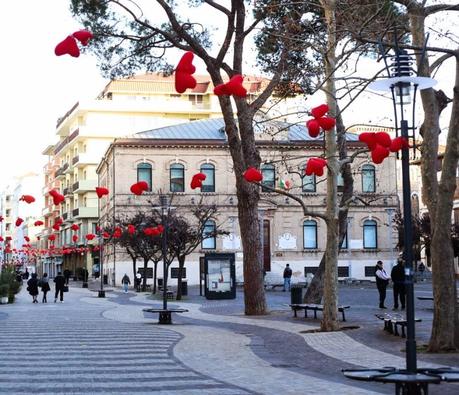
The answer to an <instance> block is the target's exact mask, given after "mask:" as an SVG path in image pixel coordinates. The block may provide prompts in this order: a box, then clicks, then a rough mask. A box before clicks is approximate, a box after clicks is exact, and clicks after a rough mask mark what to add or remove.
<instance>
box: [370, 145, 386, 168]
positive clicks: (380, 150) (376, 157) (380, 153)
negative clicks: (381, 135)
mask: <svg viewBox="0 0 459 395" xmlns="http://www.w3.org/2000/svg"><path fill="white" fill-rule="evenodd" d="M388 156H389V150H388V149H387V148H386V147H383V146H382V145H380V144H376V147H375V149H374V150H372V151H371V159H372V160H373V162H374V163H376V164H377V165H379V164H380V163H382V162H383V160H384V159H386V158H387V157H388Z"/></svg>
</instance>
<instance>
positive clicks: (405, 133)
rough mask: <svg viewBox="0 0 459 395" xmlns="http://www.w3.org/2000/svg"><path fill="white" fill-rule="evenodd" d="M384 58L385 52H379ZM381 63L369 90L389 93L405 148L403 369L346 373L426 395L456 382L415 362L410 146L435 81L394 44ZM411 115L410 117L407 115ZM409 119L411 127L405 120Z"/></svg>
mask: <svg viewBox="0 0 459 395" xmlns="http://www.w3.org/2000/svg"><path fill="white" fill-rule="evenodd" d="M382 52H383V54H385V53H386V51H384V50H383V51H382ZM383 59H384V62H385V65H386V69H387V72H388V78H384V79H380V80H377V81H374V82H372V83H371V84H370V85H369V88H370V89H373V90H378V91H387V92H390V93H391V96H392V103H393V108H394V115H395V131H396V134H397V137H398V136H401V137H402V138H403V139H404V140H405V141H406V143H407V144H404V145H403V148H402V155H401V163H402V191H403V228H404V229H403V236H404V251H403V257H404V260H405V292H406V322H407V336H406V355H405V357H406V369H396V368H387V367H385V368H381V369H345V370H343V372H344V375H345V376H346V377H348V378H351V379H355V380H364V381H377V382H384V383H394V384H395V386H396V387H395V388H396V391H395V393H396V394H408V395H411V394H427V392H428V385H429V384H430V383H435V384H439V383H440V382H441V381H459V371H453V370H452V369H450V368H442V369H428V368H423V369H418V368H417V358H416V337H415V306H414V288H413V275H414V270H413V224H412V217H411V186H410V172H409V171H410V168H409V166H410V163H409V161H410V152H409V150H410V145H411V146H412V147H413V150H414V151H415V150H416V139H415V129H416V126H415V104H416V101H415V99H416V92H417V90H418V89H419V90H423V89H428V88H431V87H433V86H434V85H435V84H436V81H435V80H433V79H431V78H427V77H415V76H413V69H412V68H411V65H412V64H413V61H412V59H411V57H410V56H409V54H408V53H407V52H406V51H405V50H401V49H399V47H398V45H397V43H396V44H395V54H394V56H393V57H392V58H391V60H392V63H391V64H390V65H389V64H388V62H387V59H386V56H385V55H383ZM410 111H411V114H410V113H409V112H410ZM410 118H411V122H412V124H411V126H410V125H409V124H408V119H410Z"/></svg>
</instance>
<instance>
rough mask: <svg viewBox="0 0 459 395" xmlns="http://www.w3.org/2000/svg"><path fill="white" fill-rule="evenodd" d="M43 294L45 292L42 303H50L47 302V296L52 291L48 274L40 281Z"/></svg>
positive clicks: (44, 274)
mask: <svg viewBox="0 0 459 395" xmlns="http://www.w3.org/2000/svg"><path fill="white" fill-rule="evenodd" d="M40 286H41V292H43V299H42V300H41V302H42V303H48V301H47V300H46V294H47V293H48V291H49V290H50V289H51V287H50V286H49V278H48V273H43V277H42V278H41V280H40Z"/></svg>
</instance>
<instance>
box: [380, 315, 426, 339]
mask: <svg viewBox="0 0 459 395" xmlns="http://www.w3.org/2000/svg"><path fill="white" fill-rule="evenodd" d="M375 316H376V318H378V319H380V320H382V321H384V330H385V331H386V332H389V333H390V334H392V335H395V336H399V333H398V327H400V329H401V330H402V337H406V336H405V328H406V326H407V321H406V317H403V316H401V315H400V314H387V313H386V314H375ZM414 321H415V322H421V321H422V320H421V319H420V318H415V319H414Z"/></svg>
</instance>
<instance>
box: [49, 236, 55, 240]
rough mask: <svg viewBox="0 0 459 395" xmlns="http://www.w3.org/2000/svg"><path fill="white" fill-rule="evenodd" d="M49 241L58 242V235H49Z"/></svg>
mask: <svg viewBox="0 0 459 395" xmlns="http://www.w3.org/2000/svg"><path fill="white" fill-rule="evenodd" d="M48 240H50V241H54V240H56V235H49V236H48Z"/></svg>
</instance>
